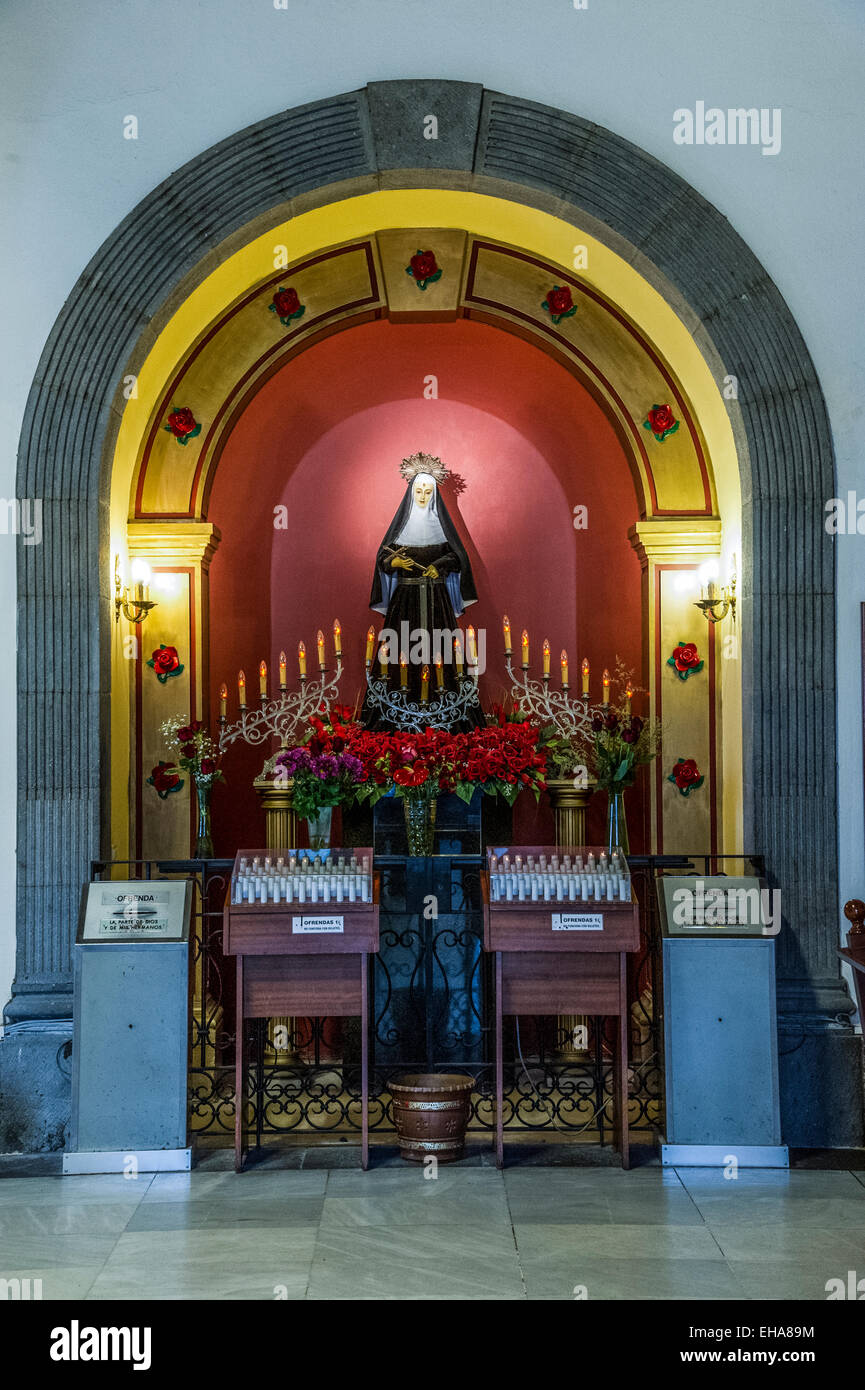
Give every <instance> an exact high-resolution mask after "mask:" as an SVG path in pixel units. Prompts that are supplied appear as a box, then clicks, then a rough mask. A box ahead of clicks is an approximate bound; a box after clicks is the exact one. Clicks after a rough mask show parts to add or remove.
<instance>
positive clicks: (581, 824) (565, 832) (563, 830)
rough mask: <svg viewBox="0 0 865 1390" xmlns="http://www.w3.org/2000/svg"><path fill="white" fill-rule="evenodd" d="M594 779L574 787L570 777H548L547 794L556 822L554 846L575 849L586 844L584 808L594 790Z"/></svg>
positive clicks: (590, 778) (588, 779)
mask: <svg viewBox="0 0 865 1390" xmlns="http://www.w3.org/2000/svg"><path fill="white" fill-rule="evenodd" d="M596 785H597V784H596V782H595V780H594V778H592V777H589V778H587V779H586V785H585V786H584V787H583V786H575V785H574V779H573V778H572V777H548V778H547V792H548V794H549V798H550V805H551V806H552V808H553V816H554V818H555V822H556V844H557V845H561V846H562V847H563V848H568V849H571V848H576V847H579V846H580V845H584V844H585V843H586V807H587V806H588V804H589V800H590V798H591V796H592V794H593V792H594V791H595V789H596Z"/></svg>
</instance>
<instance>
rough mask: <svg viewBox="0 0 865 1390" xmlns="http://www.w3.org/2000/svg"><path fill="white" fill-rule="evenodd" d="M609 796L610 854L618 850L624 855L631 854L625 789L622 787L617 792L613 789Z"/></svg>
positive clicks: (608, 841)
mask: <svg viewBox="0 0 865 1390" xmlns="http://www.w3.org/2000/svg"><path fill="white" fill-rule="evenodd" d="M607 795H608V798H609V799H608V801H607V849H608V850H609V851H610V852H612V851H613V850H614V849H618V850H621V852H622V854H625V855H627V854H630V852H631V851H630V845H629V843H628V821H627V817H626V815H625V792H624V788H622V787H620V788H619V790H618V791H616V789H615V788H613V787H611V788H610V790H609V792H608V793H607Z"/></svg>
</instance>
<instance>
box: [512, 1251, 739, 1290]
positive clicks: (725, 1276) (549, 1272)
mask: <svg viewBox="0 0 865 1390" xmlns="http://www.w3.org/2000/svg"><path fill="white" fill-rule="evenodd" d="M520 1263H521V1267H522V1271H523V1278H524V1280H525V1284H526V1292H527V1294H528V1297H529V1298H531V1299H566V1300H569V1301H575V1300H577V1299H578V1298H579V1299H580V1300H582V1299H583V1298H585V1299H586V1300H587V1301H588V1302H593V1301H596V1300H598V1299H693V1298H698V1299H716V1298H720V1299H736V1298H739V1299H742V1298H745V1297H747V1295H746V1294H745V1293H744V1292H743V1291H742V1289H741V1287H740V1285H739V1284H738V1282H737V1280H736V1278H735V1276H734V1275H733V1274H732V1272H731V1271H730V1269H729V1268H728V1266H727V1264H726V1263H725V1261H723V1260H690V1259H689V1260H681V1259H672V1260H664V1259H649V1258H645V1257H642V1258H635V1259H627V1258H621V1257H619V1258H613V1257H603V1256H597V1255H586V1254H579V1253H577V1252H575V1253H574V1254H573V1255H571V1256H567V1255H565V1254H564V1253H563V1252H562V1251H550V1252H549V1253H547V1254H546V1255H543V1254H542V1255H534V1256H532V1258H527V1257H526V1255H525V1254H524V1253H523V1252H522V1251H521V1252H520Z"/></svg>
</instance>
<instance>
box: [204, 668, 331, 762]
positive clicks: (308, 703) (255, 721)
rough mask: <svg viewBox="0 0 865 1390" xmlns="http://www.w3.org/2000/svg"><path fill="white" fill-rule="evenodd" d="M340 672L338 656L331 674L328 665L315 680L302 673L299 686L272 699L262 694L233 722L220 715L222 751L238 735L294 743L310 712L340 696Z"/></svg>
mask: <svg viewBox="0 0 865 1390" xmlns="http://www.w3.org/2000/svg"><path fill="white" fill-rule="evenodd" d="M341 675H342V661H341V659H340V658H339V657H337V659H336V669H335V671H334V672H333V674H332V675H328V672H327V670H326V669H325V670H322V671H321V672H320V674H319V676H318V677H317V678H316V679H314V680H309V679H308V678H307V677H306V676H301V677H300V690H295V691H289V690H280V693H279V696H278V697H276V698H272V699H268V698H267V696H262V697H261V699H260V702H259V705H258V707H257V708H256V709H254V710H253V709H251V708H250V706H248V705H241V707H240V718H239V719H237V720H235V721H234V723H233V724H229V723H228V721H227V719H226V717H225V716H224V715H220V718H219V751H220V753H224V752H225V750H226V748H230V747H231V745H232V743H236V742H237V740H238V739H242V740H243V742H244V743H250V744H257V743H264V742H265V741H266V740H267V739H269V738H278V739H279V740H280V744H281V747H282V748H289V747H291V745H292V743H293V742H296V735H297V731H298V729H299V728H300V727H301V725H302V724H305V723H306V722H307V721H308V720H309V718H310V715H313V714H317V713H318V711H319V709H320V708H321V706H322V705H324V706H325V708H327V706H328V705H330V704H331V703H332V702H333V701H335V700H337V699H338V697H339V679H340V676H341Z"/></svg>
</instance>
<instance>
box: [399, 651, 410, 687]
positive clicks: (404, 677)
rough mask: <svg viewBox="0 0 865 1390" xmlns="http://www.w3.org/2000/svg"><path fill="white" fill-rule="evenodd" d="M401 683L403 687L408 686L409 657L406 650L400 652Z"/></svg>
mask: <svg viewBox="0 0 865 1390" xmlns="http://www.w3.org/2000/svg"><path fill="white" fill-rule="evenodd" d="M399 683H400V685H401V686H402V688H403V689H405V688H406V687H407V686H408V657H407V656H406V654H405V652H400V654H399Z"/></svg>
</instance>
